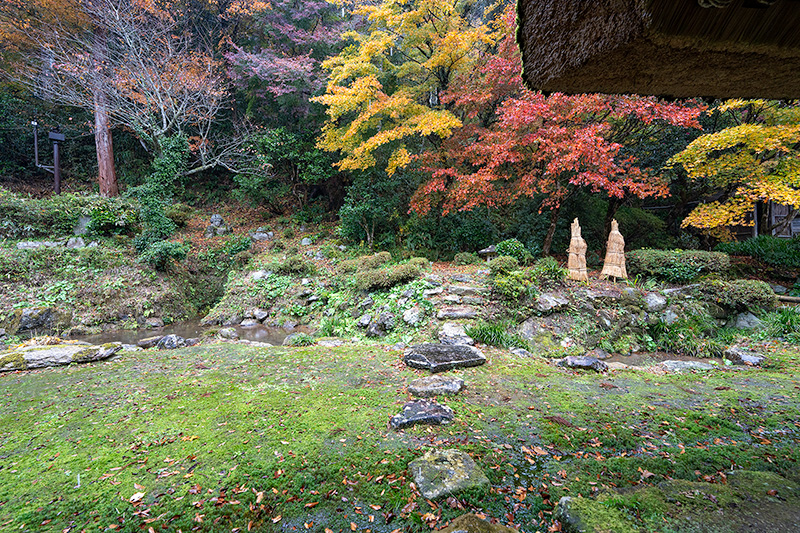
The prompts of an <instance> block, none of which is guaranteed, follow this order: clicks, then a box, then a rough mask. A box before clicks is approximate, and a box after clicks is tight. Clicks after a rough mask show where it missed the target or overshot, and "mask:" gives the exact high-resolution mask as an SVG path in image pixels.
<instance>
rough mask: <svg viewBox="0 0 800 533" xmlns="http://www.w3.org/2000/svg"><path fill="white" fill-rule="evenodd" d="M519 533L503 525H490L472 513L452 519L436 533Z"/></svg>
mask: <svg viewBox="0 0 800 533" xmlns="http://www.w3.org/2000/svg"><path fill="white" fill-rule="evenodd" d="M459 532H460V533H519V530H518V529H512V528H510V527H508V526H504V525H503V524H492V523H491V522H487V521H486V520H481V519H480V518H479V517H478V515H476V514H474V513H467V514H462V515H461V516H459V517H458V518H454V519H453V521H452V522H450V524H449V525H448V526H447V527H446V528H444V529H440V530H439V531H438V533H459Z"/></svg>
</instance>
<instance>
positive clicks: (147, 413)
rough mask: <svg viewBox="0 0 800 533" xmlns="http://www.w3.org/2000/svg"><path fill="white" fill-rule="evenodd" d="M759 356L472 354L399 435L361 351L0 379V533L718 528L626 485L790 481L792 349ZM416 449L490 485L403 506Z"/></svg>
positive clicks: (212, 355) (404, 375) (144, 355)
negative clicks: (450, 390)
mask: <svg viewBox="0 0 800 533" xmlns="http://www.w3.org/2000/svg"><path fill="white" fill-rule="evenodd" d="M768 349H769V351H770V352H771V353H770V355H769V357H770V361H771V363H770V365H769V366H767V367H765V368H763V369H758V368H745V367H725V368H720V369H718V370H715V371H713V372H712V373H709V374H677V375H664V374H659V373H656V372H651V371H647V370H622V371H616V372H612V373H610V374H606V375H599V374H574V373H571V372H569V371H566V370H564V369H560V368H557V367H556V366H554V365H553V364H552V363H549V362H547V360H545V359H542V358H538V357H519V356H516V355H513V354H511V353H509V352H508V351H506V350H500V349H486V350H485V352H486V354H487V356H488V358H489V363H488V364H486V365H484V366H482V367H477V368H470V369H465V370H461V371H456V372H455V373H456V374H458V375H460V376H461V377H463V378H464V379H465V380H466V381H467V389H466V390H465V391H464V392H462V393H461V394H460V395H459V396H457V397H453V398H447V399H445V400H442V401H443V403H446V404H447V405H449V406H450V407H452V408H453V409H454V411H455V413H456V420H455V421H454V422H453V423H452V424H450V425H448V426H440V427H421V428H419V427H418V428H413V429H410V430H406V431H403V432H394V431H391V430H389V429H388V428H387V421H388V419H389V417H390V416H391V415H393V414H395V413H397V412H399V410H400V408H401V406H402V404H403V403H404V402H405V401H407V400H408V398H409V396H408V394H407V392H406V391H405V386H406V385H407V383H408V382H409V381H410V380H412V379H414V378H416V377H419V376H420V375H422V372H420V371H415V370H412V369H409V368H407V367H405V365H403V364H402V353H401V352H399V351H393V350H389V349H387V348H385V347H383V346H379V345H359V346H342V347H339V348H322V347H318V346H312V347H305V348H254V347H248V346H241V345H235V344H215V345H206V346H200V347H193V348H187V349H182V350H176V351H152V350H151V351H145V352H136V353H128V352H126V353H123V354H122V355H121V356H119V357H117V358H116V359H114V360H111V361H107V362H103V363H95V364H87V365H72V366H69V367H61V368H54V369H44V370H37V371H29V372H15V373H5V374H3V375H0V391H1V394H2V405H0V530H2V531H70V532H78V531H84V530H85V531H105V530H116V531H131V532H134V531H135V532H139V531H152V532H156V531H170V532H177V531H182V532H189V531H248V530H253V531H320V532H322V531H325V530H326V528H327V529H330V530H332V531H334V532H338V531H342V530H343V531H349V530H359V531H368V530H369V531H375V532H381V531H385V532H392V531H395V530H400V531H408V532H412V531H427V530H429V529H430V527H433V526H437V525H439V526H441V525H443V524H444V523H445V522H446V521H447V520H449V519H451V518H453V517H455V516H457V515H460V514H462V513H464V512H466V511H467V510H473V511H476V512H478V513H482V514H484V515H485V516H486V517H487V518H489V517H491V518H496V519H498V520H499V521H500V522H502V523H504V524H509V525H514V526H516V527H520V528H521V529H522V530H523V531H525V532H528V533H533V532H535V531H542V532H544V531H547V530H548V529H549V530H551V531H557V530H558V529H556V528H558V527H560V526H559V525H558V524H555V523H554V522H553V517H552V514H551V513H552V511H553V509H554V504H555V503H557V502H558V499H559V498H560V497H561V496H564V495H570V496H576V497H577V496H579V495H581V496H584V497H586V498H591V499H592V501H598V502H599V501H603V502H606V503H605V504H604V505H606V506H609V507H610V506H613V507H614V509H616V510H619V511H620V512H619V513H618V515H619V516H621V517H622V518H621V519H622V520H623V521H624V529H623V528H622V526H620V528H621V529H620V530H629V529H630V530H634V531H670V529H668V528H667V525H669V524H673V523H677V522H680V523H681V524H684V525H685V524H690V525H689V526H687V527H688V529H686V528H684V529H680V531H725V530H724V529H703V528H702V527H705V526H706V525H707V524H708V523H709V522H708V520H711V519H712V518H713V517H716V516H721V517H723V518H724V517H725V513H730V512H732V511H731V508H730V507H729V506H728V505H727V503H728V502H727V501H726V500H725V498H724V497H723V496H715V497H714V498H707V499H705V500H704V501H703V504H704V505H705V508H707V510H708V511H709V512H708V513H707V515H708V517H710V518H708V519H707V520H706V519H704V521H703V522H702V524H703V526H702V527H701V526H697V527H696V528H695V529H691V527H694V526H691V522H686V521H681V520H682V517H683V516H684V515H685V511H683V510H682V509H691V507H690V506H687V505H680V504H677V503H676V502H678V501H680V498H678V499H675V498H665V497H663V494H662V493H659V494H660V496H658V497H655V496H653V497H648V493H647V492H644V491H646V490H647V489H652V488H653V487H656V486H658V485H659V484H660V483H664V482H666V481H668V480H672V479H677V480H684V481H686V482H687V483H688V482H691V483H705V484H709V483H711V484H719V485H723V484H725V483H726V482H727V480H728V479H729V478H730V477H731V472H733V471H736V470H740V469H748V470H753V471H761V472H772V473H775V474H777V475H780V476H782V477H783V478H786V479H787V480H790V481H793V482H798V481H800V468H799V467H798V460H800V447H798V443H800V429H799V428H800V402H798V397H800V370H798V362H799V360H800V353H799V351H798V348H797V347H795V346H789V345H784V344H772V345H770V346H769V347H768ZM433 447H442V448H444V447H458V448H461V449H463V450H465V451H467V452H469V453H471V454H472V455H473V456H474V458H475V460H476V461H477V463H478V464H479V465H480V466H481V467H482V468H483V469H484V470H485V472H486V473H487V475H488V476H489V478H490V481H491V482H492V488H491V491H490V493H488V494H483V493H465V494H459V495H457V496H456V497H451V498H447V499H443V500H438V501H435V502H430V501H426V500H425V499H424V498H422V496H420V495H419V493H418V492H417V491H416V490H415V487H414V485H413V480H412V479H410V477H409V474H408V471H407V464H408V462H409V461H410V460H412V459H413V458H415V457H416V456H418V455H420V454H421V453H422V452H423V451H424V450H427V449H430V448H433ZM753 485H754V490H755V491H758V492H759V494H760V493H762V492H764V490H765V488H764V487H762V486H760V485H759V484H755V483H753ZM756 485H758V486H756ZM631 490H636V493H635V494H638V496H636V497H633V496H631V492H630V491H631ZM687 490H689V489H687ZM692 490H694V489H692ZM767 490H771V489H769V488H767ZM775 490H777V491H778V495H781V491H783V492H784V493H785V492H786V490H787V489H782V488H780V487H776V488H775ZM689 494H690V496H691V492H690V493H689ZM610 495H611V496H610ZM714 500H717V501H714ZM795 501H796V500H791V499H788V500H784V503H785V504H786V505H788V504H789V503H791V502H795ZM775 502H776V503H775V504H776V505H778V506H780V505H781V504H782V503H781V501H780V500H779V499H776V500H775ZM786 502H789V503H786ZM786 531H791V529H790V528H789V529H786Z"/></svg>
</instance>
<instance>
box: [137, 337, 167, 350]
mask: <svg viewBox="0 0 800 533" xmlns="http://www.w3.org/2000/svg"><path fill="white" fill-rule="evenodd" d="M163 338H164V335H156V336H154V337H146V338H144V339H139V341H138V342H137V343H136V345H137V346H138V347H139V348H144V349H145V350H146V349H147V348H152V347H153V346H155V345H156V344H158V341H160V340H161V339H163Z"/></svg>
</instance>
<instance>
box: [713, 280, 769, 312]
mask: <svg viewBox="0 0 800 533" xmlns="http://www.w3.org/2000/svg"><path fill="white" fill-rule="evenodd" d="M698 290H699V292H700V294H701V296H702V297H703V298H705V299H706V300H710V301H713V302H715V303H716V304H718V305H720V306H722V307H724V308H726V309H729V310H735V311H746V310H750V311H759V310H762V309H763V310H769V309H773V308H774V307H775V305H776V304H777V303H778V297H777V296H776V295H775V292H774V291H773V290H772V287H770V286H769V284H768V283H766V282H763V281H759V280H755V279H737V280H733V281H722V280H706V281H703V282H701V283H700V287H699V289H698Z"/></svg>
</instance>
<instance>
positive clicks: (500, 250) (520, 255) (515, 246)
mask: <svg viewBox="0 0 800 533" xmlns="http://www.w3.org/2000/svg"><path fill="white" fill-rule="evenodd" d="M495 250H496V251H497V255H507V256H511V257H513V258H515V259H516V260H517V261H519V264H524V263H527V262H528V261H530V260H531V259H532V258H533V256H532V255H531V253H530V252H528V250H526V249H525V245H524V244H522V243H521V242H519V241H518V240H517V239H506V240H504V241H500V242H498V243H497V246H495Z"/></svg>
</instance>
